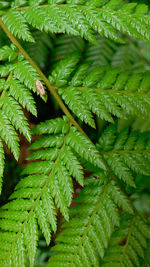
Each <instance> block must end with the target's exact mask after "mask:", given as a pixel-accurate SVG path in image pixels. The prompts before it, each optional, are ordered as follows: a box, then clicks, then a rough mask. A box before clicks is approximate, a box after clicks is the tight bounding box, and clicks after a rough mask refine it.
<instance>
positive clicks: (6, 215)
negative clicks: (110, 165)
mask: <svg viewBox="0 0 150 267" xmlns="http://www.w3.org/2000/svg"><path fill="white" fill-rule="evenodd" d="M33 132H34V133H35V134H38V135H39V134H40V135H41V134H45V136H43V137H41V138H39V139H37V140H36V141H35V142H34V143H33V144H32V145H31V147H30V148H31V149H32V150H35V151H34V152H33V153H32V154H31V155H30V156H29V157H28V159H29V160H33V162H31V163H30V164H29V165H28V166H27V167H26V168H25V169H24V170H23V173H22V174H23V175H25V177H24V178H23V179H22V180H21V181H20V182H19V183H18V184H17V186H16V188H15V191H14V193H13V194H12V195H11V196H10V202H9V203H7V204H6V205H4V206H2V208H1V210H0V218H1V220H0V228H1V232H0V239H1V240H2V243H1V252H2V253H1V254H0V264H1V265H2V266H12V265H13V266H18V267H20V266H21V267H23V266H25V250H27V251H28V256H29V259H30V266H34V257H35V253H36V247H37V240H38V225H39V227H40V229H41V231H42V232H43V235H44V237H45V239H46V242H47V244H49V242H50V239H51V231H54V232H55V231H56V228H57V224H56V208H55V205H54V201H55V204H56V206H57V207H58V208H59V209H60V212H61V213H62V215H63V216H64V217H65V219H66V220H68V219H69V211H68V207H69V206H70V204H71V201H72V194H73V183H72V178H75V179H76V180H77V181H78V182H79V183H80V184H81V185H83V176H84V175H83V168H82V166H81V163H80V161H79V159H78V156H80V157H82V158H84V159H85V160H88V161H90V162H91V163H92V164H95V165H96V166H98V167H100V168H104V166H103V163H102V162H101V160H100V158H99V155H98V152H97V150H96V148H95V147H94V145H93V144H92V143H91V142H90V141H89V140H88V139H86V138H85V137H84V136H82V135H81V134H79V133H78V132H77V130H76V129H75V128H73V127H71V128H70V126H69V121H68V119H67V118H66V117H64V119H62V118H58V119H53V120H49V121H46V122H44V123H41V124H40V125H38V126H37V127H36V128H35V129H34V130H33ZM87 147H89V148H90V150H89V152H88V151H87ZM41 148H43V149H41ZM74 151H75V152H76V153H75V152H74ZM36 160H38V161H36ZM39 160H40V161H39ZM18 258H19V260H18Z"/></svg>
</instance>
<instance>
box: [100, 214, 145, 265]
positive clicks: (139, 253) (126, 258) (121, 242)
mask: <svg viewBox="0 0 150 267" xmlns="http://www.w3.org/2000/svg"><path fill="white" fill-rule="evenodd" d="M149 238H150V231H149V229H148V227H147V225H146V224H145V223H144V222H143V221H142V220H141V219H140V217H139V216H134V217H132V216H127V215H126V214H124V215H123V216H122V217H121V224H120V228H119V229H117V230H116V231H115V232H114V233H113V235H112V237H111V240H110V245H109V248H108V249H107V250H106V254H105V256H104V259H103V260H102V261H101V264H100V266H103V267H107V266H118V267H119V266H127V267H129V266H133V267H134V266H143V265H142V259H143V258H144V253H145V250H146V247H147V245H148V242H147V241H148V239H149Z"/></svg>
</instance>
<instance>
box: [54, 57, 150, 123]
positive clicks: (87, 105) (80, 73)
mask: <svg viewBox="0 0 150 267" xmlns="http://www.w3.org/2000/svg"><path fill="white" fill-rule="evenodd" d="M77 62H79V57H78V54H77V55H75V54H73V55H70V56H69V57H67V58H66V59H64V60H62V61H60V62H59V63H58V65H57V66H56V68H55V69H54V70H53V71H52V74H51V76H50V77H49V80H50V82H51V83H52V84H55V85H56V86H57V87H61V88H60V89H59V90H58V93H59V94H60V96H61V98H62V99H63V100H64V101H65V103H66V104H67V105H68V107H69V108H70V109H71V110H72V111H73V113H74V114H75V115H76V116H77V117H79V118H80V119H81V120H82V121H84V122H85V123H88V124H89V125H90V126H92V127H95V124H94V121H93V118H92V113H94V114H96V115H97V116H98V117H100V118H101V119H104V120H107V121H109V122H113V116H116V117H118V118H125V117H126V116H127V115H140V116H143V117H144V116H145V117H146V116H147V113H148V112H149V109H150V105H149V97H150V94H149V72H145V73H140V74H134V73H132V72H131V73H130V72H128V71H125V72H121V71H120V70H119V68H108V67H105V66H101V67H96V68H93V69H92V70H90V66H89V68H88V65H87V63H86V64H85V63H84V64H80V66H79V65H78V64H77ZM73 66H76V67H74V68H73ZM62 69H63V71H62ZM63 87H64V88H63Z"/></svg>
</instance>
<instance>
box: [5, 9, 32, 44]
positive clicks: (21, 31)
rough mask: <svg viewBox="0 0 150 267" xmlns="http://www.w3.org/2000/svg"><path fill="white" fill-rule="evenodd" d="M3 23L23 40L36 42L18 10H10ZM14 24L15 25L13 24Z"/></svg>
mask: <svg viewBox="0 0 150 267" xmlns="http://www.w3.org/2000/svg"><path fill="white" fill-rule="evenodd" d="M2 20H3V22H4V23H5V25H6V27H7V28H8V30H9V31H11V33H12V34H14V35H15V36H17V37H18V38H22V39H23V40H26V41H29V42H34V39H33V37H32V36H31V33H30V31H29V28H28V26H27V24H26V21H25V19H24V17H23V16H22V15H21V13H20V12H18V11H16V10H9V11H8V12H7V13H6V14H5V15H4V16H3V17H2ZM12 22H13V23H12Z"/></svg>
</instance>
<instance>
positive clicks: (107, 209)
mask: <svg viewBox="0 0 150 267" xmlns="http://www.w3.org/2000/svg"><path fill="white" fill-rule="evenodd" d="M86 183H87V186H86V187H85V188H84V189H83V190H82V191H81V193H80V195H79V197H78V198H77V199H76V202H77V203H82V204H80V205H78V206H75V207H73V208H72V209H71V215H72V218H71V220H70V221H69V222H67V223H65V224H64V225H63V228H64V230H63V231H62V232H61V234H60V235H59V236H58V237H57V239H56V241H57V244H56V246H54V247H53V248H52V251H53V252H55V254H54V255H53V256H52V257H51V258H50V261H49V264H48V266H89V267H90V266H99V257H100V258H101V259H102V258H103V257H104V253H105V249H106V248H107V246H108V244H109V240H110V237H111V234H112V232H113V230H114V227H115V226H119V225H120V219H119V212H118V207H121V208H122V209H124V210H125V211H126V212H129V213H132V209H131V207H130V204H129V202H128V199H127V198H126V197H125V196H124V195H123V194H122V193H120V192H119V189H118V187H117V185H116V184H115V183H114V182H112V181H110V180H109V179H107V178H106V177H105V176H104V175H103V174H99V175H97V176H95V177H94V176H93V177H91V178H89V179H88V180H87V181H86Z"/></svg>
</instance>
